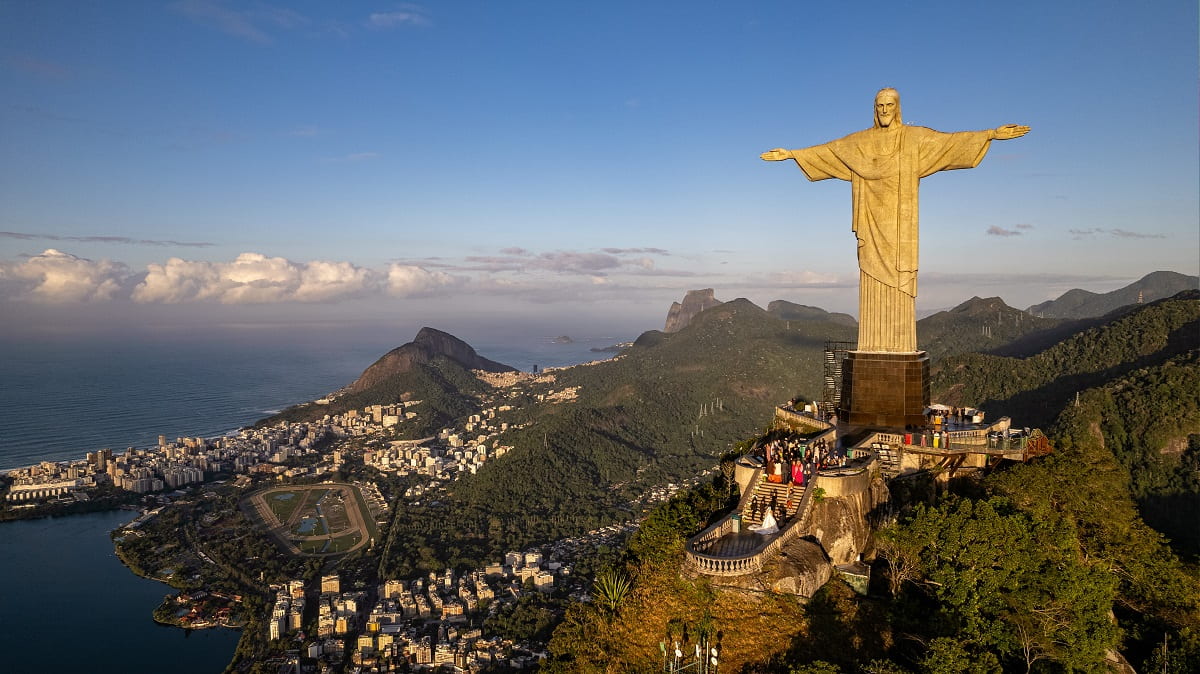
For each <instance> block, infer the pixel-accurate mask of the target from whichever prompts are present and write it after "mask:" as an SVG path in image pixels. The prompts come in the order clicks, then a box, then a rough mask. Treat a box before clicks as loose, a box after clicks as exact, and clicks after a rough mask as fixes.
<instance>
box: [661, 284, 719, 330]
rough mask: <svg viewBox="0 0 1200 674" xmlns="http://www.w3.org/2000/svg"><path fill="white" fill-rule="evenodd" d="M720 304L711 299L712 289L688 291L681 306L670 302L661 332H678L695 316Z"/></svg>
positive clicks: (713, 298) (716, 300)
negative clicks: (665, 321) (665, 322)
mask: <svg viewBox="0 0 1200 674" xmlns="http://www.w3.org/2000/svg"><path fill="white" fill-rule="evenodd" d="M718 304H721V301H720V300H718V299H716V298H715V297H713V289H712V288H705V289H703V290H689V291H688V292H687V294H686V295H684V296H683V304H680V303H679V302H672V303H671V309H670V311H668V312H667V324H666V326H665V327H663V332H679V331H680V330H682V329H684V328H685V327H687V324H688V323H690V322H691V320H692V318H694V317H695V316H696V314H698V313H700V312H701V311H704V310H705V309H710V308H712V307H715V306H717V305H718Z"/></svg>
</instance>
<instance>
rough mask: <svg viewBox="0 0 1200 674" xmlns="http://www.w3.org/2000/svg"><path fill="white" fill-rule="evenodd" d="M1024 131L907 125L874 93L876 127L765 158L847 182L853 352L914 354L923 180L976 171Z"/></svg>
mask: <svg viewBox="0 0 1200 674" xmlns="http://www.w3.org/2000/svg"><path fill="white" fill-rule="evenodd" d="M1026 133H1029V127H1028V126H1020V125H1017V124H1008V125H1005V126H1001V127H998V128H995V129H991V130H988V131H960V132H958V133H942V132H940V131H934V130H933V129H927V128H925V127H923V126H905V125H904V123H903V122H902V121H901V119H900V94H899V93H897V91H896V90H895V89H883V90H881V91H880V92H879V93H878V94H876V95H875V125H874V127H873V128H870V129H865V130H863V131H859V132H857V133H852V134H850V135H849V136H846V137H845V138H841V139H838V140H834V141H830V142H828V143H825V144H824V145H814V146H813V147H809V148H805V149H803V150H784V149H775V150H770V151H768V152H764V153H762V155H761V156H762V158H763V159H764V160H766V161H781V160H783V159H795V160H796V163H797V164H799V165H800V169H801V170H803V171H804V175H805V176H807V177H808V179H809V180H825V179H827V178H839V179H841V180H849V181H850V189H851V194H852V195H853V204H854V221H853V229H854V234H855V235H856V236H857V237H858V266H859V290H858V311H859V318H858V350H859V351H874V352H879V351H882V352H915V351H916V350H917V322H916V312H915V303H916V297H917V192H918V184H919V183H920V180H921V178H924V177H926V176H928V175H931V174H934V173H937V172H938V171H946V170H949V169H965V168H975V167H976V166H978V165H979V162H980V161H982V160H983V156H984V155H985V154H987V151H988V146H990V145H991V142H992V141H993V140H1009V139H1012V138H1020V137H1021V136H1024V135H1025V134H1026Z"/></svg>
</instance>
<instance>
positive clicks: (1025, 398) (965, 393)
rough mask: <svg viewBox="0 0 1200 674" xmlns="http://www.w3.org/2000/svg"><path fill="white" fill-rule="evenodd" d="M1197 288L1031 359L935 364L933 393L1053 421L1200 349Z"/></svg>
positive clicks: (1030, 421)
mask: <svg viewBox="0 0 1200 674" xmlns="http://www.w3.org/2000/svg"><path fill="white" fill-rule="evenodd" d="M1198 341H1200V299H1197V294H1196V293H1185V294H1181V295H1178V296H1176V297H1174V298H1171V299H1167V300H1161V301H1159V302H1156V303H1154V304H1150V305H1146V306H1145V307H1142V308H1140V309H1139V310H1137V311H1134V312H1132V313H1129V314H1125V315H1122V316H1120V317H1119V318H1116V319H1114V320H1112V321H1111V322H1108V323H1106V324H1104V325H1101V326H1098V327H1094V328H1091V329H1089V330H1086V331H1084V332H1081V333H1078V334H1076V335H1074V336H1072V337H1070V338H1068V339H1066V340H1064V341H1062V342H1059V343H1058V344H1055V345H1054V346H1052V347H1050V348H1048V349H1046V350H1045V351H1042V352H1040V353H1038V354H1036V355H1033V356H1030V357H1028V358H1006V357H1001V356H993V355H985V354H979V353H968V354H960V355H956V356H950V357H947V358H944V359H942V360H941V361H938V362H935V363H934V364H933V367H932V368H931V373H930V374H931V382H930V383H931V388H932V392H933V397H934V398H935V399H937V400H939V401H942V402H945V403H947V404H952V405H978V406H980V407H982V408H984V409H986V410H987V411H989V412H991V413H992V414H993V415H1001V414H1003V415H1008V416H1011V417H1013V418H1014V419H1016V420H1019V421H1022V422H1023V423H1024V424H1025V425H1028V426H1046V425H1048V424H1049V423H1050V422H1051V421H1053V419H1054V416H1055V414H1057V411H1058V410H1060V409H1062V407H1063V406H1064V405H1065V404H1066V402H1067V401H1068V400H1069V399H1071V398H1073V397H1074V395H1075V394H1076V393H1077V392H1079V391H1083V390H1086V389H1088V388H1092V387H1095V386H1099V385H1102V384H1104V383H1105V382H1107V381H1109V380H1112V379H1114V378H1117V377H1120V376H1122V375H1123V374H1125V373H1127V372H1130V371H1132V370H1135V369H1138V368H1141V367H1147V366H1150V365H1154V364H1158V363H1162V362H1165V361H1166V360H1168V359H1170V358H1172V357H1174V356H1177V355H1179V354H1182V353H1185V352H1187V351H1188V350H1191V349H1195V348H1197V347H1198Z"/></svg>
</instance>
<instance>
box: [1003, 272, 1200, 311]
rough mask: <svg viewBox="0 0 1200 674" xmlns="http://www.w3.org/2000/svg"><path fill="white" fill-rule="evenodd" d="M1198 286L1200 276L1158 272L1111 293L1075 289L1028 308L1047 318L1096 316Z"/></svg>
mask: <svg viewBox="0 0 1200 674" xmlns="http://www.w3.org/2000/svg"><path fill="white" fill-rule="evenodd" d="M1198 287H1200V276H1186V275H1184V274H1179V273H1177V272H1173V271H1156V272H1152V273H1150V274H1147V275H1145V276H1143V277H1142V278H1141V279H1138V280H1137V281H1135V282H1133V283H1131V284H1129V285H1127V286H1125V287H1124V288H1120V289H1117V290H1114V291H1112V292H1108V293H1094V292H1090V291H1087V290H1081V289H1079V288H1074V289H1072V290H1068V291H1067V292H1065V293H1063V294H1062V295H1060V296H1059V297H1058V299H1054V300H1049V301H1046V302H1042V303H1041V304H1035V305H1033V306H1031V307H1029V309H1028V310H1027V311H1029V313H1031V314H1033V315H1035V316H1043V317H1046V318H1096V317H1098V316H1103V315H1105V314H1107V313H1109V312H1110V311H1113V310H1115V309H1118V308H1120V307H1123V306H1126V305H1129V304H1137V303H1139V302H1141V303H1148V302H1154V301H1156V300H1161V299H1163V298H1166V297H1171V296H1172V295H1175V294H1177V293H1180V292H1183V291H1184V290H1195V289H1197V288H1198Z"/></svg>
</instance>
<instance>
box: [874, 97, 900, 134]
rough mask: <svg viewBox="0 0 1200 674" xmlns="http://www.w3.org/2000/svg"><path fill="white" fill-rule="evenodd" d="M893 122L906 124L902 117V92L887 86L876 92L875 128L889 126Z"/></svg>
mask: <svg viewBox="0 0 1200 674" xmlns="http://www.w3.org/2000/svg"><path fill="white" fill-rule="evenodd" d="M892 124H896V125H897V126H899V125H902V124H904V122H903V120H901V119H900V92H899V91H896V90H895V89H893V88H891V87H887V88H886V89H880V90H879V93H877V94H875V128H876V129H881V128H887V127H889V126H891V125H892Z"/></svg>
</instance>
